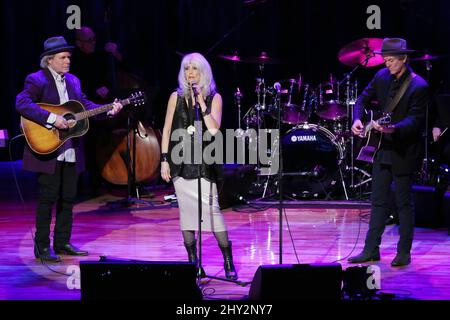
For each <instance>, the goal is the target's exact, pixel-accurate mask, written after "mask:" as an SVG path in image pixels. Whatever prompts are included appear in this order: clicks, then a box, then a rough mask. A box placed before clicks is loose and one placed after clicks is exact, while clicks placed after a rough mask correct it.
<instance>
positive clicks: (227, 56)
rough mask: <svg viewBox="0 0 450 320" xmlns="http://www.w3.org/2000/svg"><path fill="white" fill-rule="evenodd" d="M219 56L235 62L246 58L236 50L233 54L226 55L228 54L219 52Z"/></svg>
mask: <svg viewBox="0 0 450 320" xmlns="http://www.w3.org/2000/svg"><path fill="white" fill-rule="evenodd" d="M217 56H218V57H219V58H221V59H225V60H228V61H233V62H244V60H243V59H242V58H241V57H239V56H238V54H237V52H235V53H234V54H233V55H226V54H219V55H217Z"/></svg>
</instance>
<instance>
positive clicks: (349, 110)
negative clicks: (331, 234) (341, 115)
mask: <svg viewBox="0 0 450 320" xmlns="http://www.w3.org/2000/svg"><path fill="white" fill-rule="evenodd" d="M370 58H372V55H371V52H368V53H367V55H366V59H365V60H364V61H363V62H362V63H359V64H357V65H356V66H355V67H354V68H353V69H352V70H351V71H350V72H348V73H347V74H345V78H344V79H342V80H341V81H340V82H339V84H338V86H341V85H342V84H343V83H344V82H345V85H346V93H347V97H346V100H345V104H346V106H347V119H348V122H347V130H348V131H349V132H350V137H349V139H350V151H349V152H350V168H348V167H346V169H350V188H354V186H355V170H357V171H359V170H360V169H359V168H356V167H355V156H354V153H355V137H354V136H353V134H352V132H351V128H352V125H353V111H354V105H355V103H356V100H357V98H358V91H357V88H358V87H357V85H358V84H357V82H355V87H354V88H353V90H352V91H353V94H352V96H351V97H350V79H351V77H352V75H353V74H354V73H355V72H356V70H358V69H359V68H360V67H361V66H364V65H366V64H367V63H368V62H369V59H370ZM351 98H352V99H351ZM347 200H348V198H347Z"/></svg>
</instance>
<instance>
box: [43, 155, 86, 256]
mask: <svg viewBox="0 0 450 320" xmlns="http://www.w3.org/2000/svg"><path fill="white" fill-rule="evenodd" d="M77 179H78V175H77V171H76V166H75V163H68V162H60V161H58V162H57V165H56V171H55V174H46V173H40V174H39V176H38V182H39V200H38V206H37V212H36V235H35V241H36V244H37V245H38V246H39V248H45V247H49V246H50V224H51V222H52V209H53V206H54V205H55V204H56V223H55V229H54V236H53V246H62V245H64V244H66V243H69V242H70V236H71V233H72V221H73V217H72V209H73V206H74V204H75V196H76V193H77Z"/></svg>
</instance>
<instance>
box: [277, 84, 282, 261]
mask: <svg viewBox="0 0 450 320" xmlns="http://www.w3.org/2000/svg"><path fill="white" fill-rule="evenodd" d="M275 103H276V104H277V105H278V106H277V110H278V135H280V132H281V99H280V89H279V88H276V100H275ZM282 180H283V153H282V148H281V139H278V226H279V231H278V232H279V243H280V247H279V256H278V258H279V259H278V263H279V264H283V183H282V182H283V181H282Z"/></svg>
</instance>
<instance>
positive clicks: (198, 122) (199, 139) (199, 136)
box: [192, 87, 251, 287]
mask: <svg viewBox="0 0 450 320" xmlns="http://www.w3.org/2000/svg"><path fill="white" fill-rule="evenodd" d="M192 91H193V93H194V110H195V123H194V127H195V131H194V135H195V137H194V144H195V143H197V144H198V145H197V148H198V149H196V147H195V145H194V152H195V151H196V150H198V152H200V157H199V159H201V161H200V162H199V163H198V164H197V183H198V190H197V192H198V202H197V205H198V266H197V282H198V283H199V282H200V279H201V278H209V279H216V280H222V281H227V282H233V283H236V284H239V285H241V286H244V287H245V286H246V285H248V284H250V283H251V282H245V281H239V280H231V279H226V278H221V277H216V276H211V275H207V274H205V271H204V269H203V266H202V221H203V217H202V215H203V212H202V207H203V206H202V178H201V173H202V165H203V132H202V131H203V130H202V128H203V126H202V118H201V116H200V104H199V103H198V92H197V91H196V89H195V88H194V87H192ZM194 162H195V156H194Z"/></svg>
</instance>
